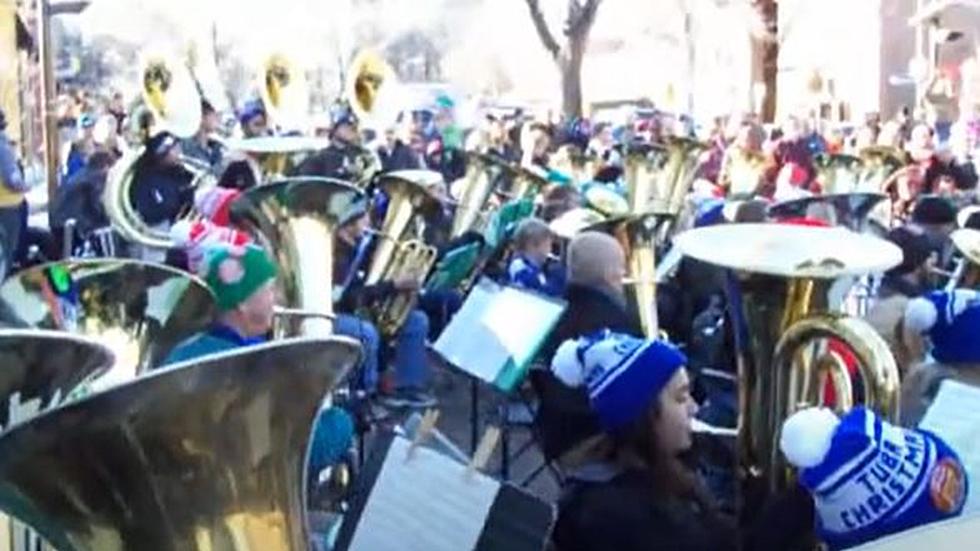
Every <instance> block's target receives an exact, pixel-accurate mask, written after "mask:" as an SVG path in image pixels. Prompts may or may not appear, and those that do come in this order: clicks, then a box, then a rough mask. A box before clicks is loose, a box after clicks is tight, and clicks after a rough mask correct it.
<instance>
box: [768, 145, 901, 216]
mask: <svg viewBox="0 0 980 551" xmlns="http://www.w3.org/2000/svg"><path fill="white" fill-rule="evenodd" d="M866 159H867V160H866ZM869 163H870V164H869ZM815 164H816V169H817V179H818V180H819V182H820V184H821V187H822V188H823V193H822V194H821V195H814V196H809V197H801V198H798V199H790V200H787V201H781V202H779V203H776V204H774V205H772V206H771V207H769V214H770V216H773V217H805V216H808V215H810V214H811V213H816V214H817V216H818V217H821V218H828V222H829V223H831V224H832V225H836V226H844V227H846V228H849V229H851V230H853V231H856V232H859V233H860V232H864V231H867V230H868V229H869V222H870V221H871V218H872V215H873V214H874V213H875V212H876V211H877V209H878V208H879V206H880V205H881V203H882V201H884V200H885V199H887V198H888V196H887V195H885V194H884V193H881V191H880V187H879V185H880V182H876V181H875V176H874V175H878V174H879V173H880V167H879V165H878V164H876V163H875V162H874V161H873V160H871V157H867V158H866V157H863V156H862V157H855V156H853V155H845V154H834V155H820V156H818V157H817V159H816V163H815ZM875 220H877V221H878V223H879V225H880V226H881V225H882V224H884V225H883V226H882V228H887V223H886V222H883V221H882V220H881V218H880V216H878V217H875Z"/></svg>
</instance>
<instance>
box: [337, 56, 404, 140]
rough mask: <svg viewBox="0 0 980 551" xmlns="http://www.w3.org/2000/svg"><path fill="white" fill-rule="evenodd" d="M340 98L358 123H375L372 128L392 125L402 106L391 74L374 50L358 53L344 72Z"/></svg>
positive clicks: (387, 65)
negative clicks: (345, 102)
mask: <svg viewBox="0 0 980 551" xmlns="http://www.w3.org/2000/svg"><path fill="white" fill-rule="evenodd" d="M347 74H348V76H347V78H346V80H345V82H344V98H345V99H346V100H347V102H348V103H349V104H350V108H351V109H352V110H353V111H354V114H355V115H357V118H358V119H359V120H361V121H375V123H376V124H375V126H379V127H380V126H385V127H387V126H390V125H391V124H394V122H395V119H396V117H397V116H398V113H399V111H401V108H402V107H403V106H402V105H399V104H398V102H399V101H400V98H398V95H399V93H398V92H397V91H395V89H396V88H398V82H397V80H398V79H397V78H396V76H395V71H394V70H393V69H392V68H391V66H390V65H389V64H388V62H387V61H385V60H384V58H383V57H382V56H381V54H380V53H378V52H377V51H375V50H371V49H365V50H361V51H360V52H358V53H357V55H356V56H354V59H353V61H351V64H350V66H349V67H348V69H347Z"/></svg>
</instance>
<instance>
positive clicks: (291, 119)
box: [258, 53, 310, 132]
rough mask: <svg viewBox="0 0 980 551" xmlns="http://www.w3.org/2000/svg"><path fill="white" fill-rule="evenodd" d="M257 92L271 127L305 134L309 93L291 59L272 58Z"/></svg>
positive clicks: (266, 61)
mask: <svg viewBox="0 0 980 551" xmlns="http://www.w3.org/2000/svg"><path fill="white" fill-rule="evenodd" d="M258 88H259V96H260V97H261V99H262V105H263V107H265V112H266V115H267V116H268V118H269V124H270V127H276V128H278V129H279V130H280V131H281V132H291V131H303V130H305V127H306V121H307V120H308V119H309V103H310V91H309V87H308V86H307V83H306V76H305V75H304V74H303V71H302V70H300V69H299V68H298V67H296V64H295V63H294V62H293V61H292V60H291V59H290V58H289V57H287V56H286V55H284V54H282V53H274V54H271V55H269V56H268V57H267V58H266V60H265V63H264V64H263V65H262V69H261V71H260V74H259V86H258Z"/></svg>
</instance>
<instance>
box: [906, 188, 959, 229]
mask: <svg viewBox="0 0 980 551" xmlns="http://www.w3.org/2000/svg"><path fill="white" fill-rule="evenodd" d="M912 221H913V222H915V223H916V224H925V225H930V226H942V225H946V224H954V223H956V207H954V206H953V203H952V201H950V200H949V199H947V198H945V197H942V196H939V195H923V196H921V197H920V198H919V200H918V201H916V203H915V207H914V208H913V209H912Z"/></svg>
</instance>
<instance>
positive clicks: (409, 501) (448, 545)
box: [349, 437, 500, 551]
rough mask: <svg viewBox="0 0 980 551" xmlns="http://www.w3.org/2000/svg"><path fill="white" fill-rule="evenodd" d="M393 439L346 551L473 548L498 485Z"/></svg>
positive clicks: (432, 454)
mask: <svg viewBox="0 0 980 551" xmlns="http://www.w3.org/2000/svg"><path fill="white" fill-rule="evenodd" d="M410 447H411V442H410V441H409V440H406V439H405V438H402V437H395V438H394V440H393V441H392V443H391V447H390V448H389V449H388V455H387V457H386V458H385V462H384V465H383V466H382V467H381V473H380V474H379V475H378V479H377V481H376V482H375V483H374V487H373V489H372V491H371V495H370V496H369V497H368V502H367V505H366V506H365V507H364V512H363V514H362V515H361V518H360V520H359V521H358V523H357V528H356V530H355V532H354V537H353V539H352V541H351V545H350V547H349V550H350V551H388V550H391V551H466V550H469V549H474V548H475V547H476V543H477V540H478V539H479V537H480V533H481V532H482V531H483V527H484V524H485V523H486V519H487V515H488V514H489V512H490V507H491V506H492V505H493V502H494V499H495V498H496V496H497V492H498V491H499V489H500V483H498V482H497V481H495V480H493V479H492V478H490V477H488V476H485V475H483V474H480V473H474V475H473V476H470V477H467V476H466V465H463V464H460V463H458V462H456V461H453V460H452V459H449V458H448V457H445V456H443V455H442V454H440V453H438V452H435V451H432V450H429V449H426V448H425V447H424V446H418V447H416V449H415V450H414V455H413V457H412V458H411V459H410V460H408V461H406V458H407V454H408V451H409V448H410Z"/></svg>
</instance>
